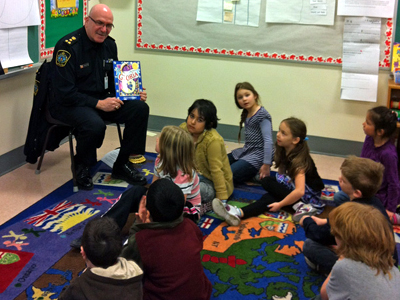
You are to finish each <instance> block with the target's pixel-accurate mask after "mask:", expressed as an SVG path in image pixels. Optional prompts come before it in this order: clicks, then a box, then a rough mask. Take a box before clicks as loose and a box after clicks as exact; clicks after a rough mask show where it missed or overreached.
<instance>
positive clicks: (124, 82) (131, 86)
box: [113, 61, 143, 100]
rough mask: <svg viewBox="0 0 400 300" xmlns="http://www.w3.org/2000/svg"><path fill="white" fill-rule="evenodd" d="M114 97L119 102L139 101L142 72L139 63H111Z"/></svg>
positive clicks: (141, 89)
mask: <svg viewBox="0 0 400 300" xmlns="http://www.w3.org/2000/svg"><path fill="white" fill-rule="evenodd" d="M113 65H114V78H115V95H116V97H117V98H118V99H120V100H140V92H142V91H143V88H142V71H141V69H140V62H139V61H113Z"/></svg>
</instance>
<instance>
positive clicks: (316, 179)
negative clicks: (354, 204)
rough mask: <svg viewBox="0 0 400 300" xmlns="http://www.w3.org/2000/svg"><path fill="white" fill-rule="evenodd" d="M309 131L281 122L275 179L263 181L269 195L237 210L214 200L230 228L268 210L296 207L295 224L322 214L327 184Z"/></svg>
mask: <svg viewBox="0 0 400 300" xmlns="http://www.w3.org/2000/svg"><path fill="white" fill-rule="evenodd" d="M306 136H307V128H306V125H305V124H304V122H303V121H301V120H299V119H297V118H288V119H285V120H283V121H282V122H281V124H280V125H279V131H278V133H277V135H276V145H275V147H276V151H275V166H276V167H277V168H278V173H277V174H276V177H275V176H269V177H265V178H264V179H262V180H261V184H262V186H263V188H264V189H265V190H266V191H267V192H268V193H266V194H264V195H263V196H262V197H261V199H259V200H257V201H255V202H253V203H252V204H250V205H247V206H245V207H243V208H238V207H236V206H232V205H229V204H223V203H222V202H221V201H220V200H219V199H214V200H213V203H212V204H213V209H214V212H215V213H216V214H217V215H218V216H220V217H221V218H223V219H224V220H225V221H226V222H227V223H228V224H229V225H233V226H237V225H239V224H240V219H246V218H250V217H254V216H258V215H260V214H262V213H264V212H265V211H272V212H275V211H279V210H280V209H282V208H285V207H288V206H291V205H292V204H295V203H296V204H295V205H294V206H293V208H294V209H295V210H296V213H295V214H294V215H293V220H294V221H296V222H297V221H299V220H300V218H301V216H303V215H311V214H316V213H319V212H321V210H322V208H323V207H324V204H323V203H322V202H321V199H320V196H321V191H322V189H323V188H324V183H323V182H322V179H321V177H320V176H319V174H318V172H317V168H316V167H315V163H314V161H313V159H312V158H311V156H310V150H309V148H308V145H307V139H306Z"/></svg>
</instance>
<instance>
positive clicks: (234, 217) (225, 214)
mask: <svg viewBox="0 0 400 300" xmlns="http://www.w3.org/2000/svg"><path fill="white" fill-rule="evenodd" d="M212 207H213V210H214V212H215V214H216V215H217V216H218V217H221V218H222V219H224V220H225V222H226V223H228V224H229V225H231V226H238V225H239V224H240V218H239V215H240V211H239V208H237V207H236V206H232V205H229V204H226V205H224V204H223V203H222V202H221V200H219V199H218V198H214V200H213V201H212Z"/></svg>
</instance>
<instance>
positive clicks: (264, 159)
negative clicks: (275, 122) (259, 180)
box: [232, 106, 274, 170]
mask: <svg viewBox="0 0 400 300" xmlns="http://www.w3.org/2000/svg"><path fill="white" fill-rule="evenodd" d="M244 125H245V127H244V128H245V135H246V138H245V143H244V146H243V147H242V148H238V149H235V150H233V151H232V155H233V158H234V159H236V160H238V159H243V160H245V161H247V162H248V163H249V164H251V165H252V166H253V167H255V168H256V169H257V170H259V169H260V168H261V166H262V165H263V164H267V165H271V164H272V160H273V156H274V147H273V146H274V145H273V141H272V119H271V116H270V114H269V113H268V112H267V110H266V109H265V108H264V107H263V106H261V108H260V109H259V110H258V111H257V112H256V113H255V114H254V115H253V116H251V117H250V118H247V119H246V121H245V122H244Z"/></svg>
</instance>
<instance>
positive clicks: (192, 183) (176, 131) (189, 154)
mask: <svg viewBox="0 0 400 300" xmlns="http://www.w3.org/2000/svg"><path fill="white" fill-rule="evenodd" d="M156 152H157V153H159V155H158V156H157V158H156V161H155V166H154V176H153V182H152V183H154V182H155V181H156V180H158V179H159V178H168V179H170V180H172V181H173V182H174V183H175V184H176V185H177V186H179V187H180V189H181V190H182V192H183V194H184V195H185V200H186V202H185V208H184V212H185V216H186V217H189V218H190V219H192V220H193V221H195V222H197V221H198V220H199V218H200V207H201V196H200V183H199V176H198V175H197V172H196V168H195V164H194V144H193V140H192V137H191V136H190V135H189V134H188V133H187V132H186V131H184V130H183V129H182V128H179V127H177V126H165V127H164V128H163V130H162V131H161V135H160V138H159V139H157V143H156Z"/></svg>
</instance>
